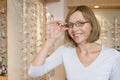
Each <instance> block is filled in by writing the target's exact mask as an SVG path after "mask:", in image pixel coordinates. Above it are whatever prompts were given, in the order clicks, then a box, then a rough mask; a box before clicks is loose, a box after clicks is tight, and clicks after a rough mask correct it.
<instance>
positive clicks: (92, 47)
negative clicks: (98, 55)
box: [77, 43, 100, 54]
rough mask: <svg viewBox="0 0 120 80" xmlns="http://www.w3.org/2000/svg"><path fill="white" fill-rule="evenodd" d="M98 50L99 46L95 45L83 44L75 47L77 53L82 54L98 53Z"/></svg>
mask: <svg viewBox="0 0 120 80" xmlns="http://www.w3.org/2000/svg"><path fill="white" fill-rule="evenodd" d="M98 49H100V45H99V44H97V43H84V44H79V45H78V46H77V51H79V52H80V53H84V54H87V53H91V52H94V51H98Z"/></svg>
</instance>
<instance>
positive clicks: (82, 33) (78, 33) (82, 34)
mask: <svg viewBox="0 0 120 80" xmlns="http://www.w3.org/2000/svg"><path fill="white" fill-rule="evenodd" d="M69 22H70V23H84V22H87V21H86V20H85V19H84V17H83V15H82V13H81V12H80V11H76V12H75V13H73V14H72V15H71V16H70V19H69ZM68 33H69V35H70V36H71V37H72V39H73V40H74V41H75V42H76V43H77V44H81V43H86V41H87V39H88V38H89V35H90V33H91V25H90V23H89V22H87V23H84V24H82V25H81V26H79V25H73V27H71V28H69V29H68Z"/></svg>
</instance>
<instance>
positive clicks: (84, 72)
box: [29, 5, 120, 80]
mask: <svg viewBox="0 0 120 80" xmlns="http://www.w3.org/2000/svg"><path fill="white" fill-rule="evenodd" d="M49 27H51V30H50V35H49V37H48V39H47V40H46V42H45V44H44V46H43V47H42V49H41V50H40V52H39V53H38V54H37V56H36V57H35V58H34V60H33V61H32V64H31V66H30V68H29V75H30V76H31V77H38V76H42V75H44V74H46V73H47V72H49V71H51V70H52V69H54V68H55V67H56V66H58V65H60V64H63V65H64V67H65V72H66V76H67V80H120V53H119V52H118V51H117V50H115V49H112V48H108V47H105V46H103V45H100V44H97V43H96V41H97V40H98V39H99V36H100V26H99V23H98V22H97V19H96V17H95V15H94V13H93V12H92V10H91V9H90V8H89V7H87V6H84V5H82V6H78V7H75V8H73V9H71V10H70V11H69V13H68V15H67V18H66V23H64V22H62V21H52V22H50V23H49ZM64 33H65V36H64V37H65V45H63V46H60V47H59V48H58V49H57V50H55V52H54V53H53V54H52V55H51V56H49V57H48V58H47V56H48V52H49V50H50V48H51V47H52V45H53V44H54V43H55V41H57V40H58V39H59V38H60V37H61V36H62V35H64Z"/></svg>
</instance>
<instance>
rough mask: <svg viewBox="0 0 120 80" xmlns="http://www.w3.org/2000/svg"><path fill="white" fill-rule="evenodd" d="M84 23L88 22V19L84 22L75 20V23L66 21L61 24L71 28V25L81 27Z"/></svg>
mask: <svg viewBox="0 0 120 80" xmlns="http://www.w3.org/2000/svg"><path fill="white" fill-rule="evenodd" d="M85 23H88V21H86V22H80V21H77V22H76V23H72V22H68V23H67V24H65V25H63V26H65V27H67V28H72V27H74V25H75V26H76V27H82V26H84V24H85Z"/></svg>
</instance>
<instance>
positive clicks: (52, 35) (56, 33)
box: [47, 21, 68, 41]
mask: <svg viewBox="0 0 120 80" xmlns="http://www.w3.org/2000/svg"><path fill="white" fill-rule="evenodd" d="M64 24H65V23H64V22H63V21H51V22H49V23H48V24H47V27H48V28H49V31H48V34H47V40H49V39H52V40H54V41H56V40H57V39H59V38H60V37H61V36H62V35H63V34H64V32H65V31H66V30H67V29H68V28H66V27H64V26H62V25H64Z"/></svg>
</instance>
